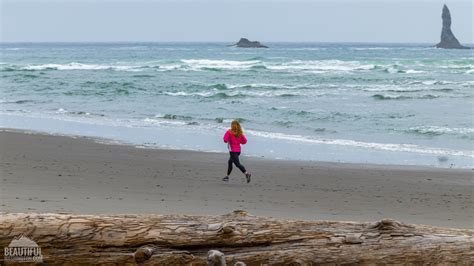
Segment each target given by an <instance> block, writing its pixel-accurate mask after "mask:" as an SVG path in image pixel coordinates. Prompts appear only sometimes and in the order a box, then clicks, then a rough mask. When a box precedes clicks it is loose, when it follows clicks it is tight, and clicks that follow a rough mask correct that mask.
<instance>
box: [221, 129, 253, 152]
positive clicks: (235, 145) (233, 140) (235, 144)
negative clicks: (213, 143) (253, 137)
mask: <svg viewBox="0 0 474 266" xmlns="http://www.w3.org/2000/svg"><path fill="white" fill-rule="evenodd" d="M224 142H225V143H229V146H230V151H232V152H240V144H245V143H247V138H246V137H245V135H241V136H240V137H236V136H234V134H232V133H231V132H230V129H229V130H227V131H226V132H225V135H224Z"/></svg>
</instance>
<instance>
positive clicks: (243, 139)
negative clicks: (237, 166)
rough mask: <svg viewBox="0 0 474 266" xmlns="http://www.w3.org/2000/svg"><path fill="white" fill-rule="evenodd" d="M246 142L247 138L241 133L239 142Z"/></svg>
mask: <svg viewBox="0 0 474 266" xmlns="http://www.w3.org/2000/svg"><path fill="white" fill-rule="evenodd" d="M245 143H247V138H246V137H245V135H242V137H241V138H240V144H245Z"/></svg>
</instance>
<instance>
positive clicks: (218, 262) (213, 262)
mask: <svg viewBox="0 0 474 266" xmlns="http://www.w3.org/2000/svg"><path fill="white" fill-rule="evenodd" d="M207 265H208V266H226V263H225V256H224V253H222V252H220V251H219V250H214V249H211V250H209V251H208V252H207Z"/></svg>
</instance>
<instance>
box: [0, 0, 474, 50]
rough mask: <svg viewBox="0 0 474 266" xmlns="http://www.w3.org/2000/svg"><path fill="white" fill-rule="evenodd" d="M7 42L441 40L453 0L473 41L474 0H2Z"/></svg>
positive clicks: (457, 25)
mask: <svg viewBox="0 0 474 266" xmlns="http://www.w3.org/2000/svg"><path fill="white" fill-rule="evenodd" d="M0 3H1V4H0V8H1V36H0V37H1V38H0V39H1V41H3V42H30V41H31V42H52V41H64V42H74V41H80V42H86V41H100V42H103V41H130V42H133V41H225V42H233V41H236V40H238V39H239V38H240V37H248V38H249V39H252V40H260V41H262V42H272V41H290V42H298V41H303V42H410V43H436V42H438V41H439V36H440V32H441V9H442V6H443V3H447V5H448V7H449V8H450V10H451V15H452V20H453V24H452V29H453V32H454V34H455V35H456V36H457V38H458V39H459V40H460V41H461V42H462V43H473V24H474V22H473V13H474V9H473V4H472V1H470V0H443V1H438V0H412V1H409V0H377V1H355V0H354V1H349V0H332V1H328V0H326V1H322V0H313V1H310V0H296V1H295V0H293V1H291V0H275V1H270V0H254V1H250V0H244V1H239V0H234V1H231V0H195V1H189V0H175V1H170V0H138V1H137V0H135V1H134V0H121V1H112V0H100V1H99V0H97V1H93V0H0Z"/></svg>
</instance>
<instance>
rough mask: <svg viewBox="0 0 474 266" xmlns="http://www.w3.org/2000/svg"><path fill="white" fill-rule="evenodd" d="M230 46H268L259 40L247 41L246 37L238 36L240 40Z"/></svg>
mask: <svg viewBox="0 0 474 266" xmlns="http://www.w3.org/2000/svg"><path fill="white" fill-rule="evenodd" d="M232 46H237V47H240V48H268V46H265V45H263V44H261V43H260V42H257V41H249V39H246V38H240V40H239V41H238V42H237V43H236V44H234V45H232Z"/></svg>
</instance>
